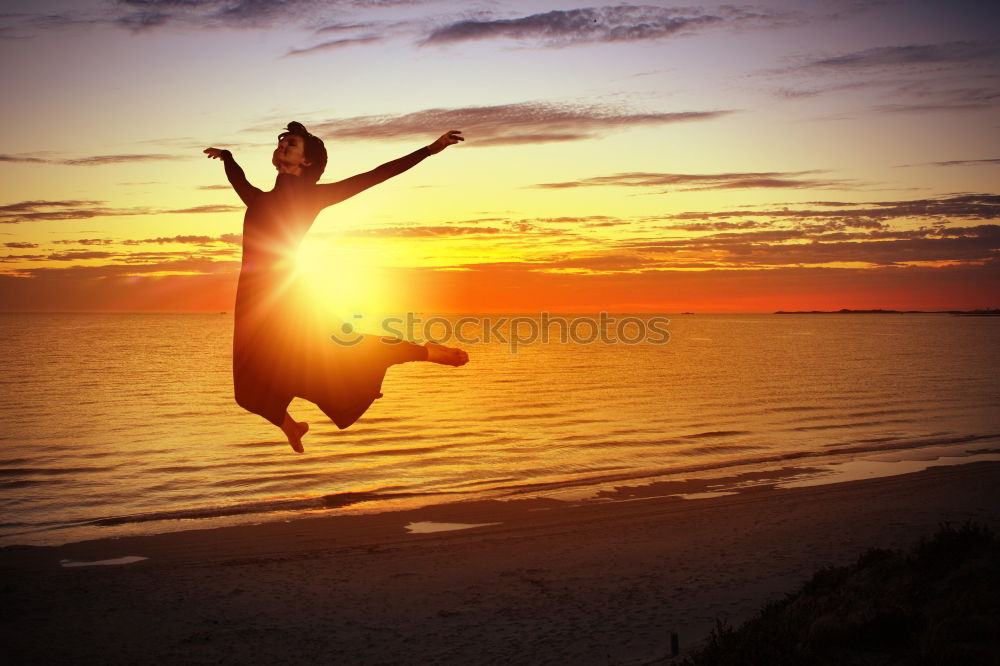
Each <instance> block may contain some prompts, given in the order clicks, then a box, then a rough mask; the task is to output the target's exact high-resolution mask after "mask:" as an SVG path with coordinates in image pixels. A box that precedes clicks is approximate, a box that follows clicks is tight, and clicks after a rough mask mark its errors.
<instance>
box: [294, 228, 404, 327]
mask: <svg viewBox="0 0 1000 666" xmlns="http://www.w3.org/2000/svg"><path fill="white" fill-rule="evenodd" d="M296 267H297V270H298V273H299V275H300V276H302V277H303V278H304V280H305V284H306V286H307V287H308V290H307V291H308V297H309V298H310V299H311V301H312V305H313V306H315V307H316V308H319V309H321V310H324V311H326V312H329V313H331V314H333V315H335V316H337V317H338V318H340V319H342V320H345V321H349V320H350V319H351V318H352V317H354V315H358V314H371V313H376V312H384V311H385V310H386V309H387V306H388V304H389V303H388V300H387V298H386V293H385V289H384V287H385V285H384V281H383V279H382V271H381V270H380V267H379V265H378V256H377V255H376V253H374V252H371V251H363V250H357V249H348V248H342V247H331V246H328V245H327V246H324V245H320V244H318V243H314V244H310V243H303V245H302V247H301V248H300V249H299V253H298V256H297V258H296Z"/></svg>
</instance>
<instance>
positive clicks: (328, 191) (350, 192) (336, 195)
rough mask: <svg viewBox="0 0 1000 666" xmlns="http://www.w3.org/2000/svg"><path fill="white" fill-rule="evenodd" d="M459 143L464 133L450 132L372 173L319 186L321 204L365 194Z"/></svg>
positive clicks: (462, 139) (329, 204) (328, 204)
mask: <svg viewBox="0 0 1000 666" xmlns="http://www.w3.org/2000/svg"><path fill="white" fill-rule="evenodd" d="M459 141H465V137H463V136H462V132H461V131H460V130H450V131H448V132H445V133H444V134H442V135H441V136H440V137H439V138H438V139H437V141H435V142H434V143H432V144H430V145H429V146H424V147H423V148H420V149H419V150H415V151H413V152H412V153H410V154H409V155H405V156H403V157H400V158H399V159H397V160H393V161H391V162H386V163H385V164H383V165H381V166H378V167H375V168H374V169H372V170H371V171H366V172H365V173H359V174H358V175H356V176H351V177H350V178H347V179H345V180H341V181H338V182H336V183H326V184H323V185H317V186H316V190H317V192H318V193H319V203H320V205H322V206H324V207H325V206H332V205H333V204H335V203H338V202H341V201H343V200H344V199H348V198H350V197H353V196H354V195H355V194H357V193H358V192H363V191H364V190H367V189H368V188H369V187H371V186H372V185H378V184H379V183H381V182H383V181H386V180H388V179H390V178H392V177H393V176H398V175H399V174H401V173H403V172H404V171H406V170H407V169H410V168H412V167H414V166H416V165H417V164H419V163H420V162H421V161H423V160H424V159H425V158H427V157H429V156H431V155H435V154H437V153H440V152H441V151H442V150H444V149H445V148H447V147H448V146H452V145H455V144H456V143H458V142H459Z"/></svg>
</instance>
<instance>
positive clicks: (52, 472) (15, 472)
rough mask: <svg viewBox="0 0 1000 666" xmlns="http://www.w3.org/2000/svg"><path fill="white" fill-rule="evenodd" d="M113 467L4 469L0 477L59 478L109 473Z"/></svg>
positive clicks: (1, 470)
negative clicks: (61, 476)
mask: <svg viewBox="0 0 1000 666" xmlns="http://www.w3.org/2000/svg"><path fill="white" fill-rule="evenodd" d="M114 469H115V467H6V468H2V469H0V477H2V476H60V475H63V474H86V473H88V472H110V471H112V470H114Z"/></svg>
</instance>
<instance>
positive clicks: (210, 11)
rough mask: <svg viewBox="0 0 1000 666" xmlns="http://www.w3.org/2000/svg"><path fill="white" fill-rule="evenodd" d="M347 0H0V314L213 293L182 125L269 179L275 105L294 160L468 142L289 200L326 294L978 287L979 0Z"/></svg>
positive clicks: (983, 156) (347, 306)
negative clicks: (597, 1) (322, 206)
mask: <svg viewBox="0 0 1000 666" xmlns="http://www.w3.org/2000/svg"><path fill="white" fill-rule="evenodd" d="M14 4H18V3H14ZM371 5H372V3H367V2H346V3H337V4H331V3H325V2H319V1H318V0H289V1H288V2H285V3H255V2H247V1H244V0H226V1H225V2H224V1H223V0H202V1H200V2H193V3H171V2H165V1H164V2H159V1H156V0H149V1H147V2H143V3H135V2H112V3H103V2H96V1H95V2H69V1H68V0H67V1H62V0H46V1H43V2H36V3H27V2H25V3H23V6H22V7H21V8H20V9H19V10H18V11H16V12H15V11H12V12H10V13H9V14H5V15H4V16H3V17H0V51H3V59H4V62H5V64H7V65H8V66H5V67H4V68H3V70H2V72H0V83H2V85H3V89H4V90H6V91H9V93H10V94H9V95H8V96H7V97H8V98H9V99H10V100H12V101H13V103H10V104H9V107H10V108H9V109H5V122H4V123H3V127H2V128H0V133H2V136H3V144H2V146H0V236H2V238H0V242H3V243H4V245H5V248H4V249H5V252H3V253H2V254H0V256H3V257H4V259H3V264H2V266H0V310H8V311H11V310H14V311H17V310H60V311H66V310H72V311H91V310H97V311H101V310H110V311H135V310H140V311H230V310H231V309H232V303H233V297H234V289H235V279H236V275H237V273H238V269H239V259H240V233H241V221H242V207H241V205H240V202H239V199H238V198H237V197H236V196H235V195H234V194H233V193H232V191H231V190H230V189H229V188H228V186H227V185H226V181H225V178H224V175H223V173H222V167H221V165H220V164H219V163H218V162H215V161H209V160H205V159H204V157H203V156H202V155H201V149H202V148H204V147H206V146H208V145H215V146H219V147H226V148H229V149H231V150H232V151H233V153H234V154H235V155H236V157H237V159H238V161H239V162H240V163H241V164H242V165H243V167H244V168H245V169H246V172H247V175H248V177H249V178H250V180H251V181H252V182H253V183H254V184H256V185H258V186H259V187H262V188H264V189H268V188H269V187H271V185H272V184H273V179H274V171H273V168H272V167H271V166H270V159H269V158H270V151H271V150H272V146H273V142H274V140H275V138H276V136H277V134H278V132H280V131H281V129H282V127H284V126H285V125H286V124H287V122H289V121H290V120H299V121H301V122H303V123H305V124H306V126H307V127H309V128H310V130H311V131H313V132H314V133H316V134H318V135H319V136H321V137H322V138H324V139H325V140H326V142H327V147H328V149H329V151H330V155H331V158H330V164H329V166H328V169H327V173H326V174H325V176H324V178H323V181H331V180H337V179H340V178H344V177H347V176H350V175H353V174H354V173H358V172H361V171H365V170H367V169H369V168H371V167H373V166H376V165H377V164H379V163H381V162H384V161H387V160H389V159H393V158H395V157H398V156H401V155H403V154H406V153H408V152H410V151H411V150H413V149H414V148H416V147H419V146H421V145H425V144H426V143H429V142H430V141H432V140H433V139H434V138H435V137H436V136H437V135H439V134H440V133H441V132H443V131H445V130H448V129H452V128H456V129H462V130H464V132H465V134H466V136H467V137H468V141H467V142H466V143H465V144H463V145H460V146H457V147H454V148H450V149H448V150H447V151H445V153H443V154H441V155H438V156H435V157H433V158H431V159H429V160H427V161H425V162H424V163H422V164H420V165H418V166H417V167H415V168H414V169H413V170H412V171H410V172H408V173H406V174H403V175H401V176H399V177H398V178H396V179H394V180H392V181H390V182H387V183H385V184H383V185H380V186H378V187H377V188H375V189H373V190H371V191H369V192H365V193H363V194H361V195H359V196H358V197H356V198H355V199H352V200H350V201H347V202H344V203H342V204H339V205H338V206H336V207H334V208H332V209H329V210H327V211H325V212H324V213H322V214H321V215H320V217H319V218H318V219H317V222H316V224H315V225H314V227H313V230H312V232H311V233H310V235H309V237H308V238H307V240H306V242H305V244H304V246H303V248H302V253H301V254H302V262H303V268H304V270H308V271H310V275H311V278H312V279H313V281H314V283H315V285H316V286H317V290H318V291H319V292H320V293H322V294H323V295H324V296H323V298H326V299H327V300H328V301H329V303H328V304H332V305H334V306H335V307H337V308H339V309H341V310H342V311H344V312H348V311H354V310H358V311H362V310H367V311H397V312H398V311H405V310H413V311H423V312H427V311H435V312H501V311H503V312H511V311H519V312H538V311H543V310H546V311H574V312H583V311H599V310H607V311H649V312H657V311H661V312H678V311H698V312H711V311H740V312H750V311H772V310H779V309H784V310H795V309H839V308H843V307H847V308H894V309H925V310H935V309H959V308H960V309H970V308H985V307H998V306H1000V297H998V296H1000V270H998V266H1000V263H998V255H997V250H998V248H1000V227H998V226H997V224H996V220H997V217H998V214H1000V195H998V194H997V193H996V187H995V185H996V183H997V182H998V179H997V176H998V172H1000V157H998V155H1000V145H998V142H1000V133H998V132H997V130H998V125H997V121H996V117H997V108H998V106H1000V46H998V44H997V42H996V40H995V37H994V36H993V34H992V32H991V31H992V27H993V26H995V25H996V23H997V19H998V18H1000V15H998V10H997V9H996V7H990V6H987V5H986V4H985V3H975V2H957V3H956V2H944V1H940V2H937V1H929V2H925V3H879V2H874V1H873V2H848V1H847V0H844V1H843V2H841V1H838V0H829V1H822V2H820V1H818V0H817V1H815V2H792V1H791V0H771V1H769V2H764V3H755V4H754V5H753V6H752V7H751V6H750V5H747V6H742V5H732V4H730V5H718V4H710V3H700V4H697V3H696V4H694V5H692V4H690V3H688V4H685V5H684V8H677V7H676V6H674V5H673V4H669V3H643V4H642V5H641V6H640V5H628V4H615V5H614V6H607V7H601V6H597V5H585V4H579V3H573V2H565V1H554V2H549V3H543V4H542V5H539V3H537V2H526V1H517V0H509V1H505V2H498V3H492V4H491V5H490V6H489V7H490V8H489V9H488V10H483V11H478V12H472V13H470V12H468V11H465V10H459V9H456V6H455V5H453V4H451V3H445V2H434V1H426V2H398V3H395V2H383V3H377V5H378V6H371ZM543 5H544V6H543ZM10 64H13V65H14V66H9V65H10Z"/></svg>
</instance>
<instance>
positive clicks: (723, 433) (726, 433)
mask: <svg viewBox="0 0 1000 666" xmlns="http://www.w3.org/2000/svg"><path fill="white" fill-rule="evenodd" d="M752 434H753V433H752V432H750V431H749V430H709V431H707V432H698V433H695V434H693V435H681V439H702V438H703V437H733V436H735V435H752Z"/></svg>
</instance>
